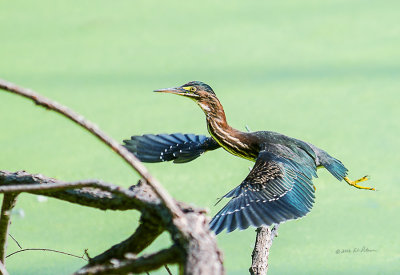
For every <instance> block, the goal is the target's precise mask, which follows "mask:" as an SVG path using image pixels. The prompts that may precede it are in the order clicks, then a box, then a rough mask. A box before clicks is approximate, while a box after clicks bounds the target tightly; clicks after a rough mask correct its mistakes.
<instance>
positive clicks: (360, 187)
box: [343, 176, 375, 190]
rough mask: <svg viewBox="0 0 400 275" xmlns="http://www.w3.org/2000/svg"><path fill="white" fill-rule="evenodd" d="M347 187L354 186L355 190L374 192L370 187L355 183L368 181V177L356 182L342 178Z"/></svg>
mask: <svg viewBox="0 0 400 275" xmlns="http://www.w3.org/2000/svg"><path fill="white" fill-rule="evenodd" d="M343 179H344V180H345V181H346V182H347V183H348V184H349V185H351V186H354V187H355V188H358V189H366V190H375V188H372V187H364V186H361V185H358V184H357V183H359V182H362V181H366V180H368V179H369V177H368V176H365V177H362V178H361V179H358V180H350V179H349V178H348V177H344V178H343Z"/></svg>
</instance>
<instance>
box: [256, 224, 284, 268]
mask: <svg viewBox="0 0 400 275" xmlns="http://www.w3.org/2000/svg"><path fill="white" fill-rule="evenodd" d="M278 227H279V225H275V226H274V227H273V228H272V229H271V228H270V227H268V226H261V227H259V228H257V230H256V232H257V236H256V243H255V245H254V250H253V253H252V255H251V257H252V264H251V267H250V269H249V271H250V274H251V275H265V274H267V272H268V256H269V250H270V249H271V246H272V241H273V240H274V238H275V237H277V236H278Z"/></svg>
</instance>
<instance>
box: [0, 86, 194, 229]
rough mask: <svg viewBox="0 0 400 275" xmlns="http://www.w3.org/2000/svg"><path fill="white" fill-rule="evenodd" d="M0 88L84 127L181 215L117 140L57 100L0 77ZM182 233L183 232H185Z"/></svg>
mask: <svg viewBox="0 0 400 275" xmlns="http://www.w3.org/2000/svg"><path fill="white" fill-rule="evenodd" d="M0 89H3V90H5V91H9V92H11V93H13V94H17V95H20V96H23V97H25V98H28V99H30V100H32V101H34V102H35V103H36V104H37V105H40V106H43V107H45V108H47V109H49V110H53V111H55V112H57V113H59V114H61V115H63V116H65V117H67V118H69V119H70V120H72V121H74V122H75V123H77V124H78V125H80V126H82V127H83V128H84V129H86V130H87V131H89V132H90V133H92V134H93V135H95V136H96V137H98V138H99V139H100V140H101V141H103V142H104V143H105V144H106V145H108V146H109V147H110V148H111V149H112V150H113V151H114V152H116V153H117V154H118V155H120V156H121V157H122V158H123V159H124V160H125V161H126V162H127V163H128V164H129V165H130V166H131V167H132V168H133V169H135V170H136V171H137V172H138V173H139V175H140V176H141V177H142V178H143V179H145V180H146V182H147V183H148V184H149V185H150V186H151V187H152V189H153V191H154V193H156V194H157V196H158V197H159V198H160V199H161V200H162V202H163V203H164V204H165V206H166V207H167V210H168V211H170V212H171V214H172V216H173V217H183V215H182V214H183V213H182V212H181V211H180V209H179V208H178V206H177V205H176V204H175V201H174V200H173V198H172V197H171V196H170V195H169V194H168V192H167V191H166V190H165V189H164V188H163V187H162V185H161V184H160V183H159V182H158V180H157V179H156V178H154V177H153V176H152V175H151V174H150V173H149V172H148V170H147V169H146V167H145V166H144V165H143V164H142V163H141V162H140V161H139V160H138V159H137V158H136V157H135V156H134V155H133V154H132V153H130V152H129V151H128V150H126V149H125V148H124V147H123V146H121V145H120V144H119V143H118V142H116V141H115V140H113V139H112V138H110V137H109V136H107V135H106V134H105V133H104V132H103V131H101V130H100V129H99V128H98V126H97V125H95V124H94V123H92V122H90V121H88V120H86V119H85V118H84V117H83V116H81V115H79V114H78V113H76V112H74V111H73V110H71V109H69V108H67V107H65V106H63V105H61V104H59V103H58V102H55V101H52V100H50V99H48V98H46V97H44V96H42V95H40V94H38V93H36V92H34V91H32V90H29V89H25V88H22V87H19V86H17V85H15V84H14V83H11V82H8V81H5V80H2V79H0ZM185 223H186V221H185V219H184V218H182V219H181V220H179V221H176V226H178V228H179V227H181V226H182V224H185ZM183 231H184V230H182V233H183V234H185V233H186V232H183Z"/></svg>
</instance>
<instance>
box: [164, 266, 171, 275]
mask: <svg viewBox="0 0 400 275" xmlns="http://www.w3.org/2000/svg"><path fill="white" fill-rule="evenodd" d="M164 267H165V269H166V270H167V272H168V274H169V275H172V272H171V270H169V268H168V266H167V265H164Z"/></svg>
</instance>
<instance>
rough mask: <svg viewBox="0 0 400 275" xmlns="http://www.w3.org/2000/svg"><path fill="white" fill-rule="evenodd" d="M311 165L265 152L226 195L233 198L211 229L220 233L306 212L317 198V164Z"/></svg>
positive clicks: (221, 211)
mask: <svg viewBox="0 0 400 275" xmlns="http://www.w3.org/2000/svg"><path fill="white" fill-rule="evenodd" d="M309 158H311V157H309ZM311 160H312V159H311ZM308 164H309V166H308V165H304V162H303V163H298V162H296V161H294V160H293V159H289V158H286V157H283V156H280V155H276V154H274V153H271V152H268V151H265V150H264V151H261V152H260V154H259V156H258V158H257V161H256V163H255V165H254V167H253V169H252V170H251V172H250V173H249V175H248V176H247V177H246V179H245V180H244V181H243V182H242V183H241V184H240V185H239V186H238V187H236V188H235V189H233V190H232V191H230V192H229V193H227V194H226V195H225V196H224V197H227V198H232V199H231V200H230V201H229V202H228V204H227V205H225V206H224V207H223V208H222V209H221V210H220V211H219V212H218V214H217V215H216V216H215V217H214V218H213V219H212V220H211V222H210V227H211V229H212V230H214V231H215V233H216V234H218V233H220V232H221V231H223V230H224V229H225V228H226V229H227V232H231V231H233V230H235V229H239V230H243V229H246V228H248V227H249V226H250V225H252V226H255V227H259V226H261V225H271V224H278V223H280V222H283V221H287V220H290V219H296V218H300V217H303V216H304V215H306V214H307V213H308V212H309V211H310V210H311V208H312V206H313V203H314V198H315V197H314V188H313V184H312V181H311V180H312V175H314V174H315V171H316V166H315V163H314V161H309V162H308Z"/></svg>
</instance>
